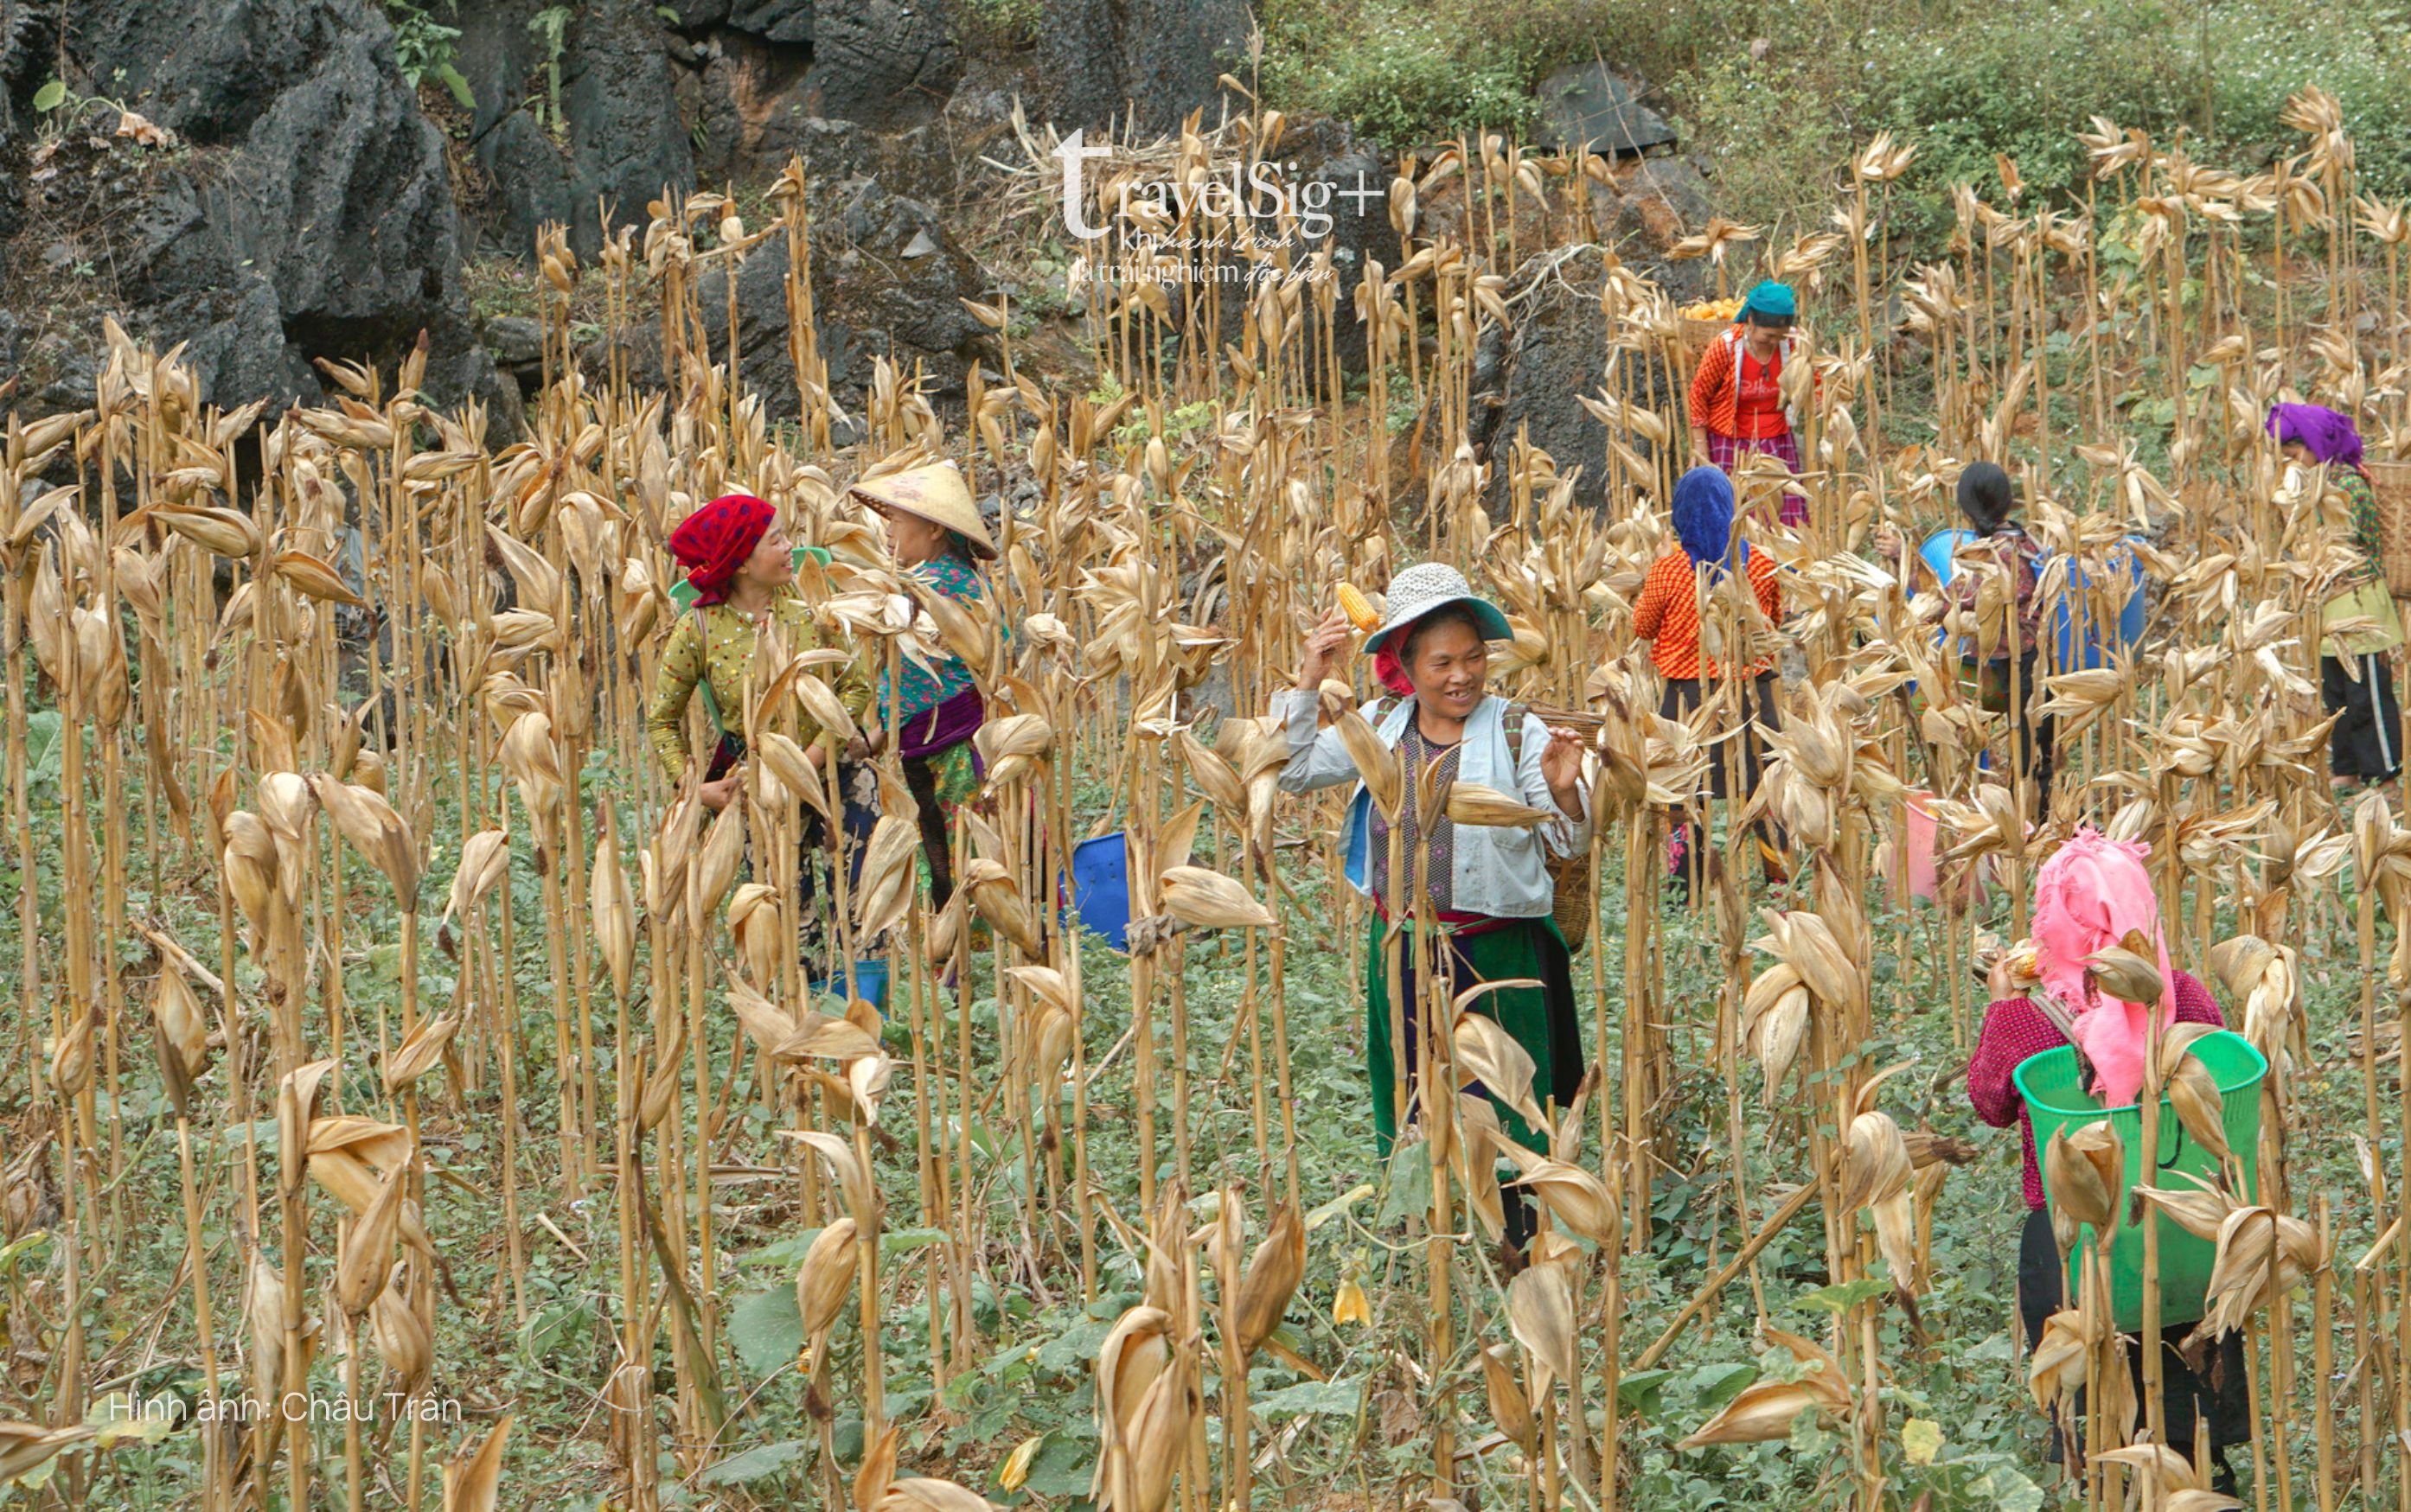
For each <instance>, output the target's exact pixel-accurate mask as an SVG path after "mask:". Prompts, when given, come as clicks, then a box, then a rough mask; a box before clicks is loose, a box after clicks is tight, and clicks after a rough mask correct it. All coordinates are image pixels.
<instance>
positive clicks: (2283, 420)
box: [2269, 404, 2360, 468]
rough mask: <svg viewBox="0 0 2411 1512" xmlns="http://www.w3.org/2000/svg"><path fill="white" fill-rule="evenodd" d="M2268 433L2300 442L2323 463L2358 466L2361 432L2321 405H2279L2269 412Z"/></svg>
mask: <svg viewBox="0 0 2411 1512" xmlns="http://www.w3.org/2000/svg"><path fill="white" fill-rule="evenodd" d="M2269 434H2271V435H2272V436H2274V437H2276V438H2277V440H2278V442H2279V443H2281V444H2282V443H2286V442H2289V441H2299V442H2301V443H2302V444H2303V445H2305V446H2307V447H2309V448H2310V449H2311V455H2312V456H2313V457H2315V458H2317V459H2318V460H2320V461H2322V462H2331V463H2332V462H2341V463H2343V464H2344V465H2345V466H2346V467H2350V468H2359V467H2360V431H2358V430H2356V429H2353V426H2352V421H2351V420H2350V419H2349V418H2348V417H2346V416H2345V415H2342V414H2337V413H2336V412H2335V411H2333V410H2331V409H2329V408H2327V407H2326V406H2325V405H2321V404H2280V405H2277V406H2276V407H2274V408H2273V409H2272V410H2271V411H2270V412H2269Z"/></svg>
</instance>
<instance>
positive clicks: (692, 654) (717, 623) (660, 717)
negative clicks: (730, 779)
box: [645, 588, 870, 780]
mask: <svg viewBox="0 0 2411 1512" xmlns="http://www.w3.org/2000/svg"><path fill="white" fill-rule="evenodd" d="M766 612H767V617H768V618H770V619H772V620H774V621H775V622H776V623H777V624H778V625H779V627H780V628H781V629H782V631H784V632H786V636H787V645H788V646H789V647H790V648H791V649H792V650H796V651H808V650H811V649H812V648H813V647H817V646H819V645H821V644H822V641H821V635H820V632H819V630H818V629H817V627H815V626H814V625H813V623H812V618H811V609H810V607H809V606H808V605H807V604H806V603H804V599H803V596H802V595H801V594H799V593H797V592H796V590H795V589H793V588H783V589H780V590H779V592H778V593H777V595H776V596H774V597H773V598H772V599H771V600H770V606H769V608H768V610H767V611H766ZM759 638H760V623H759V621H758V620H756V619H755V618H753V617H752V616H750V615H747V614H744V613H742V612H740V611H738V610H737V609H733V608H731V607H729V606H728V605H727V604H725V603H716V604H713V605H711V606H709V608H698V609H690V610H688V611H687V612H686V613H685V614H682V615H680V616H679V618H678V623H677V625H676V627H675V628H673V629H672V630H671V631H670V638H669V644H668V645H667V646H665V647H663V648H662V660H661V664H660V666H659V667H657V668H656V669H655V670H654V673H653V696H652V702H651V705H650V707H649V708H648V709H647V710H646V713H645V731H646V734H647V735H648V736H649V737H650V739H651V741H652V743H653V753H654V755H655V756H657V757H658V758H659V759H660V761H661V763H662V770H663V771H664V772H665V773H667V774H668V775H669V777H670V778H671V779H672V780H676V779H677V778H679V775H680V774H682V773H684V772H685V770H686V765H687V740H686V709H687V704H688V703H689V701H690V700H692V699H693V698H694V690H695V685H696V684H697V683H698V682H700V683H703V684H705V685H706V686H708V687H709V689H710V690H711V696H712V699H713V701H714V702H716V703H717V704H718V705H719V706H720V716H721V718H722V719H723V720H727V721H728V729H727V733H728V734H738V736H739V738H740V739H741V738H742V734H741V729H740V726H741V721H742V720H743V717H744V715H743V710H744V708H745V693H746V679H747V678H748V677H749V676H751V675H752V673H753V647H754V645H755V643H756V641H758V640H759ZM824 676H826V674H824ZM832 683H833V686H834V688H835V691H836V692H837V696H838V701H839V702H840V703H841V704H843V705H845V707H846V712H847V713H849V714H852V715H853V716H855V719H856V720H859V719H860V718H861V717H862V713H863V711H864V710H865V709H867V708H869V706H870V684H869V679H868V678H866V677H865V676H863V674H862V672H861V670H860V669H859V668H858V667H857V666H855V664H853V663H848V664H847V665H846V666H844V667H843V668H840V669H839V676H837V677H835V678H834V679H832ZM819 735H820V731H819V729H818V727H817V726H815V725H813V724H812V722H811V720H809V719H806V720H802V722H801V727H800V728H799V729H798V730H797V731H796V738H797V739H798V740H800V741H802V742H803V743H804V744H805V745H810V744H811V742H812V741H813V740H815V739H817V738H819Z"/></svg>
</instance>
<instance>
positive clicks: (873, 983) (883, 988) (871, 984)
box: [812, 961, 887, 1012]
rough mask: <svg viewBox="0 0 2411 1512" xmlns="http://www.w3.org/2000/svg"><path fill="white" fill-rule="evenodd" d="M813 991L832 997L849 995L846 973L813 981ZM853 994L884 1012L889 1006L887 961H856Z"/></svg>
mask: <svg viewBox="0 0 2411 1512" xmlns="http://www.w3.org/2000/svg"><path fill="white" fill-rule="evenodd" d="M812 991H813V992H815V993H822V994H826V996H831V997H844V996H848V995H847V992H846V988H845V973H843V972H840V973H838V974H837V975H836V976H834V977H829V978H826V979H825V980H823V981H815V982H813V983H812ZM852 996H855V997H859V998H861V999H862V1000H863V1001H864V1002H866V1003H869V1005H870V1006H871V1007H873V1008H875V1009H878V1010H881V1011H882V1012H884V1011H885V1010H886V1008H887V963H886V962H885V961H856V962H855V963H854V992H853V994H852Z"/></svg>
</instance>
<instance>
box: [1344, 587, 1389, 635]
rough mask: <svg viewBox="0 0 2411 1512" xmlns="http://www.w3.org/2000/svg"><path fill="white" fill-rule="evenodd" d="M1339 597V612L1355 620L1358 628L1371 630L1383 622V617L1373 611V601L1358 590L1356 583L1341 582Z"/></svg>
mask: <svg viewBox="0 0 2411 1512" xmlns="http://www.w3.org/2000/svg"><path fill="white" fill-rule="evenodd" d="M1338 598H1339V612H1340V613H1342V614H1344V615H1346V616H1347V617H1348V618H1351V619H1352V620H1354V621H1355V622H1356V628H1357V629H1358V630H1363V631H1370V630H1373V629H1375V628H1377V627H1378V626H1379V625H1380V624H1381V616H1380V615H1377V614H1375V613H1374V612H1373V605H1372V603H1371V602H1370V601H1369V600H1367V599H1366V597H1365V595H1364V594H1362V593H1359V592H1357V591H1356V585H1355V584H1353V583H1342V584H1340V585H1339V592H1338Z"/></svg>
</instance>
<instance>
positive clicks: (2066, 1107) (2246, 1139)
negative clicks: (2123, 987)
mask: <svg viewBox="0 0 2411 1512" xmlns="http://www.w3.org/2000/svg"><path fill="white" fill-rule="evenodd" d="M2193 1053H2194V1054H2196V1055H2198V1056H2199V1057H2200V1059H2201V1063H2202V1065H2204V1066H2205V1067H2208V1068H2209V1069H2210V1074H2211V1076H2212V1077H2213V1078H2214V1079H2215V1080H2216V1081H2217V1083H2218V1091H2219V1095H2220V1097H2221V1098H2223V1099H2224V1107H2223V1109H2222V1110H2221V1112H2222V1120H2223V1122H2224V1123H2225V1125H2226V1128H2227V1147H2228V1149H2230V1150H2232V1151H2234V1152H2235V1154H2236V1156H2237V1157H2238V1159H2239V1161H2240V1163H2241V1164H2242V1166H2243V1190H2244V1199H2245V1200H2246V1201H2250V1200H2252V1199H2253V1187H2254V1170H2253V1168H2254V1165H2255V1160H2254V1152H2255V1151H2256V1150H2258V1147H2259V1143H2260V1081H2261V1078H2263V1077H2265V1076H2267V1075H2268V1074H2269V1063H2268V1062H2267V1061H2266V1060H2264V1059H2262V1058H2261V1055H2260V1052H2258V1050H2255V1049H2253V1048H2252V1042H2251V1041H2250V1040H2248V1039H2244V1038H2243V1036H2242V1035H2239V1034H2232V1033H2229V1032H2228V1031H2227V1030H2224V1029H2222V1030H2220V1031H2218V1032H2217V1033H2215V1034H2206V1035H2203V1036H2202V1037H2201V1038H2200V1039H2197V1040H2195V1041H2194V1042H2193ZM2010 1074H2011V1079H2012V1080H2013V1081H2014V1082H2015V1083H2017V1088H2018V1096H2020V1097H2021V1098H2024V1099H2025V1104H2026V1114H2027V1116H2028V1117H2029V1118H2031V1119H2032V1120H2033V1121H2034V1138H2035V1155H2036V1157H2037V1158H2038V1159H2040V1157H2041V1156H2042V1155H2043V1153H2044V1152H2045V1151H2046V1150H2048V1149H2049V1148H2050V1147H2051V1137H2052V1135H2053V1133H2055V1132H2057V1131H2058V1130H2059V1129H2061V1128H2067V1129H2068V1130H2069V1131H2071V1132H2073V1131H2074V1130H2075V1129H2077V1128H2081V1127H2083V1126H2084V1125H2086V1124H2090V1123H2094V1122H2097V1120H2099V1119H2102V1118H2105V1117H2106V1118H2108V1119H2109V1120H2110V1123H2111V1127H2114V1128H2115V1129H2117V1131H2118V1138H2119V1139H2120V1141H2123V1142H2124V1145H2125V1148H2126V1187H2127V1189H2128V1190H2132V1189H2133V1188H2134V1187H2136V1186H2138V1185H2142V1186H2159V1187H2167V1188H2170V1189H2173V1190H2179V1191H2182V1190H2185V1188H2187V1187H2189V1186H2190V1185H2192V1184H2191V1183H2190V1182H2187V1181H2186V1180H2185V1178H2184V1176H2183V1175H2181V1174H2180V1172H2188V1173H2191V1174H2193V1175H2196V1176H2199V1177H2201V1178H2202V1179H2203V1180H2205V1181H2216V1180H2217V1179H2218V1157H2217V1156H2214V1155H2212V1154H2211V1153H2210V1151H2209V1150H2208V1149H2206V1148H2204V1147H2203V1145H2202V1144H2201V1143H2200V1142H2199V1141H2197V1140H2195V1139H2194V1138H2193V1137H2192V1136H2191V1135H2189V1134H2187V1133H2186V1132H2185V1124H2184V1123H2183V1122H2182V1121H2181V1120H2180V1119H2178V1117H2177V1115H2176V1112H2175V1110H2174V1109H2172V1108H2170V1106H2169V1105H2168V1103H2167V1102H2165V1101H2163V1102H2162V1103H2161V1104H2160V1131H2159V1150H2158V1156H2159V1166H2160V1169H2159V1171H2158V1173H2157V1174H2156V1176H2155V1177H2154V1178H2153V1179H2151V1180H2145V1179H2144V1177H2143V1169H2142V1168H2143V1110H2142V1106H2141V1104H2140V1103H2130V1104H2128V1105H2127V1106H2126V1107H2124V1108H2110V1109H2104V1108H2103V1107H2102V1106H2101V1103H2100V1101H2099V1099H2098V1098H2095V1097H2094V1096H2093V1095H2092V1094H2090V1093H2088V1092H2086V1091H2085V1090H2084V1088H2083V1087H2082V1085H2081V1084H2080V1083H2078V1080H2077V1071H2076V1051H2075V1050H2074V1048H2073V1047H2071V1046H2068V1045H2062V1046H2060V1047H2059V1048H2058V1049H2057V1050H2046V1051H2044V1052H2043V1053H2042V1054H2039V1055H2030V1056H2028V1057H2027V1058H2026V1059H2025V1060H2024V1061H2021V1062H2020V1063H2019V1064H2018V1068H2017V1069H2016V1070H2015V1071H2014V1072H2012V1073H2010ZM2042 1169H2043V1195H2044V1198H2045V1199H2046V1200H2048V1199H2051V1197H2052V1193H2051V1167H2050V1165H2049V1164H2048V1163H2045V1164H2044V1165H2043V1168H2042ZM2132 1206H2133V1205H2132V1204H2131V1203H2130V1202H2126V1201H2121V1202H2120V1204H2119V1208H2118V1215H2117V1231H2116V1232H2115V1234H2114V1235H2112V1237H2111V1241H2110V1305H2111V1316H2112V1317H2113V1319H2114V1321H2115V1322H2116V1324H2117V1326H2118V1328H2119V1329H2120V1330H2122V1331H2125V1332H2128V1333H2132V1332H2134V1331H2136V1330H2140V1329H2141V1327H2142V1326H2143V1230H2142V1227H2141V1225H2140V1224H2130V1223H2129V1222H2128V1221H2127V1218H2128V1215H2129V1214H2130V1212H2131V1211H2132ZM2159 1229H2160V1322H2161V1323H2162V1324H2163V1325H2167V1324H2170V1323H2190V1322H2193V1321H2194V1320H2195V1319H2197V1318H2199V1317H2200V1316H2201V1315H2202V1299H2203V1296H2204V1294H2205V1293H2206V1292H2207V1291H2208V1290H2209V1287H2210V1270H2211V1264H2212V1262H2213V1260H2214V1259H2215V1258H2216V1256H2217V1248H2216V1246H2215V1245H2214V1244H2212V1243H2210V1242H2209V1241H2208V1240H2204V1239H2196V1238H2195V1237H2194V1236H2193V1235H2191V1234H2189V1233H2187V1232H2185V1230H2184V1229H2180V1228H2178V1227H2177V1226H2176V1225H2175V1224H2174V1223H2172V1222H2170V1221H2169V1220H2168V1219H2167V1218H2166V1217H2165V1216H2163V1217H2162V1218H2161V1220H2160V1224H2159ZM2082 1232H2083V1238H2082V1242H2081V1243H2079V1244H2078V1246H2077V1247H2076V1248H2075V1249H2074V1250H2071V1251H2069V1257H2068V1258H2069V1263H2068V1295H2069V1296H2070V1297H2073V1296H2075V1295H2076V1288H2077V1278H2078V1277H2079V1276H2080V1275H2081V1273H2082V1272H2081V1270H2080V1267H2081V1266H2082V1263H2083V1250H2084V1249H2085V1248H2086V1247H2087V1246H2089V1245H2090V1244H2091V1243H2092V1242H2093V1229H2092V1226H2091V1225H2089V1224H2088V1225H2085V1226H2083V1229H2082Z"/></svg>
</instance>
